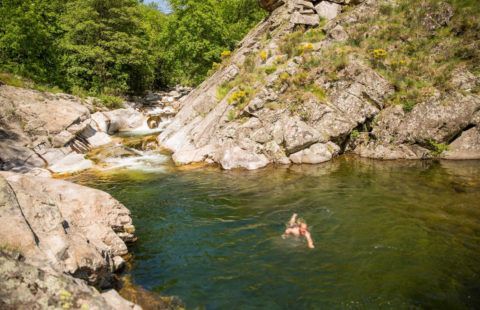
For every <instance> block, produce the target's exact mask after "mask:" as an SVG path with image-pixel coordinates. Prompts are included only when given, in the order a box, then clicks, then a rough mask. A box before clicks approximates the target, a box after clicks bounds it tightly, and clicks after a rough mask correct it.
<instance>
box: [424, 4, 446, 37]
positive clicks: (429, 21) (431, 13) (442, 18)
mask: <svg viewBox="0 0 480 310" xmlns="http://www.w3.org/2000/svg"><path fill="white" fill-rule="evenodd" d="M421 5H422V9H421V10H422V12H425V14H424V16H422V17H421V21H422V25H423V26H424V27H425V28H426V29H427V30H430V31H434V30H436V29H438V28H441V27H444V26H446V25H448V23H449V22H450V19H451V18H452V17H453V14H454V11H453V7H452V6H451V5H450V4H448V3H446V2H438V3H429V2H424V3H422V4H421Z"/></svg>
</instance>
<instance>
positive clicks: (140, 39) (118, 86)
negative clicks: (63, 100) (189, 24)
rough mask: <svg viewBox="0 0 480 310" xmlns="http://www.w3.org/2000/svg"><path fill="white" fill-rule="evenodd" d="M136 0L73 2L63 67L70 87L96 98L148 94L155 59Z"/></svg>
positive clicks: (66, 21)
mask: <svg viewBox="0 0 480 310" xmlns="http://www.w3.org/2000/svg"><path fill="white" fill-rule="evenodd" d="M141 18H142V16H141V13H140V10H139V5H138V2H137V1H136V0H117V1H103V0H72V1H69V2H68V3H67V4H66V8H65V14H64V15H63V16H62V18H61V21H62V28H63V30H64V32H65V34H64V36H63V38H62V39H61V40H60V46H61V47H62V49H63V51H64V56H63V57H62V67H63V68H64V70H65V75H66V80H67V82H68V84H69V85H71V86H77V87H81V88H83V89H86V90H89V91H92V92H95V93H103V92H105V93H110V94H122V93H126V92H136V93H138V92H142V91H143V90H145V89H147V88H149V86H150V85H151V83H152V81H153V74H154V73H153V70H152V68H153V66H154V60H153V59H152V57H151V56H150V54H149V53H148V51H149V46H148V37H147V35H146V31H145V30H144V29H142V25H141Z"/></svg>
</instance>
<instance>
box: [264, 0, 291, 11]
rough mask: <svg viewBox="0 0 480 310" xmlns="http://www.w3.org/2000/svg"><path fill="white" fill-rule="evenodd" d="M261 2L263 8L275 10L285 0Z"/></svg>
mask: <svg viewBox="0 0 480 310" xmlns="http://www.w3.org/2000/svg"><path fill="white" fill-rule="evenodd" d="M259 4H260V6H261V7H262V8H263V9H265V10H267V11H269V12H273V11H274V10H275V9H276V8H278V7H280V6H282V5H283V4H285V2H284V0H260V1H259Z"/></svg>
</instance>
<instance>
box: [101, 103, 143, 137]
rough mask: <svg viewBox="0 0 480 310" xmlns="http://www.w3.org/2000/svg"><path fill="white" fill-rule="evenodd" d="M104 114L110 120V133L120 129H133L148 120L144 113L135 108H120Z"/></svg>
mask: <svg viewBox="0 0 480 310" xmlns="http://www.w3.org/2000/svg"><path fill="white" fill-rule="evenodd" d="M103 114H104V115H105V116H106V117H107V119H109V120H110V124H109V126H108V131H107V133H108V134H110V135H112V134H115V133H117V132H120V131H131V130H133V129H135V128H138V127H140V126H142V125H143V124H144V122H145V121H146V119H145V117H144V116H143V114H142V113H140V112H138V111H136V110H134V109H118V110H113V111H109V112H104V113H103Z"/></svg>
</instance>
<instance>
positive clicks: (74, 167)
mask: <svg viewBox="0 0 480 310" xmlns="http://www.w3.org/2000/svg"><path fill="white" fill-rule="evenodd" d="M92 167H93V162H92V161H91V160H88V159H85V156H84V155H83V154H77V153H70V154H68V155H67V156H65V157H64V158H62V159H60V160H59V161H56V162H55V163H54V164H53V165H52V166H49V169H50V170H51V171H52V172H53V173H60V174H62V173H74V172H79V171H82V170H87V169H90V168H92Z"/></svg>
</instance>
